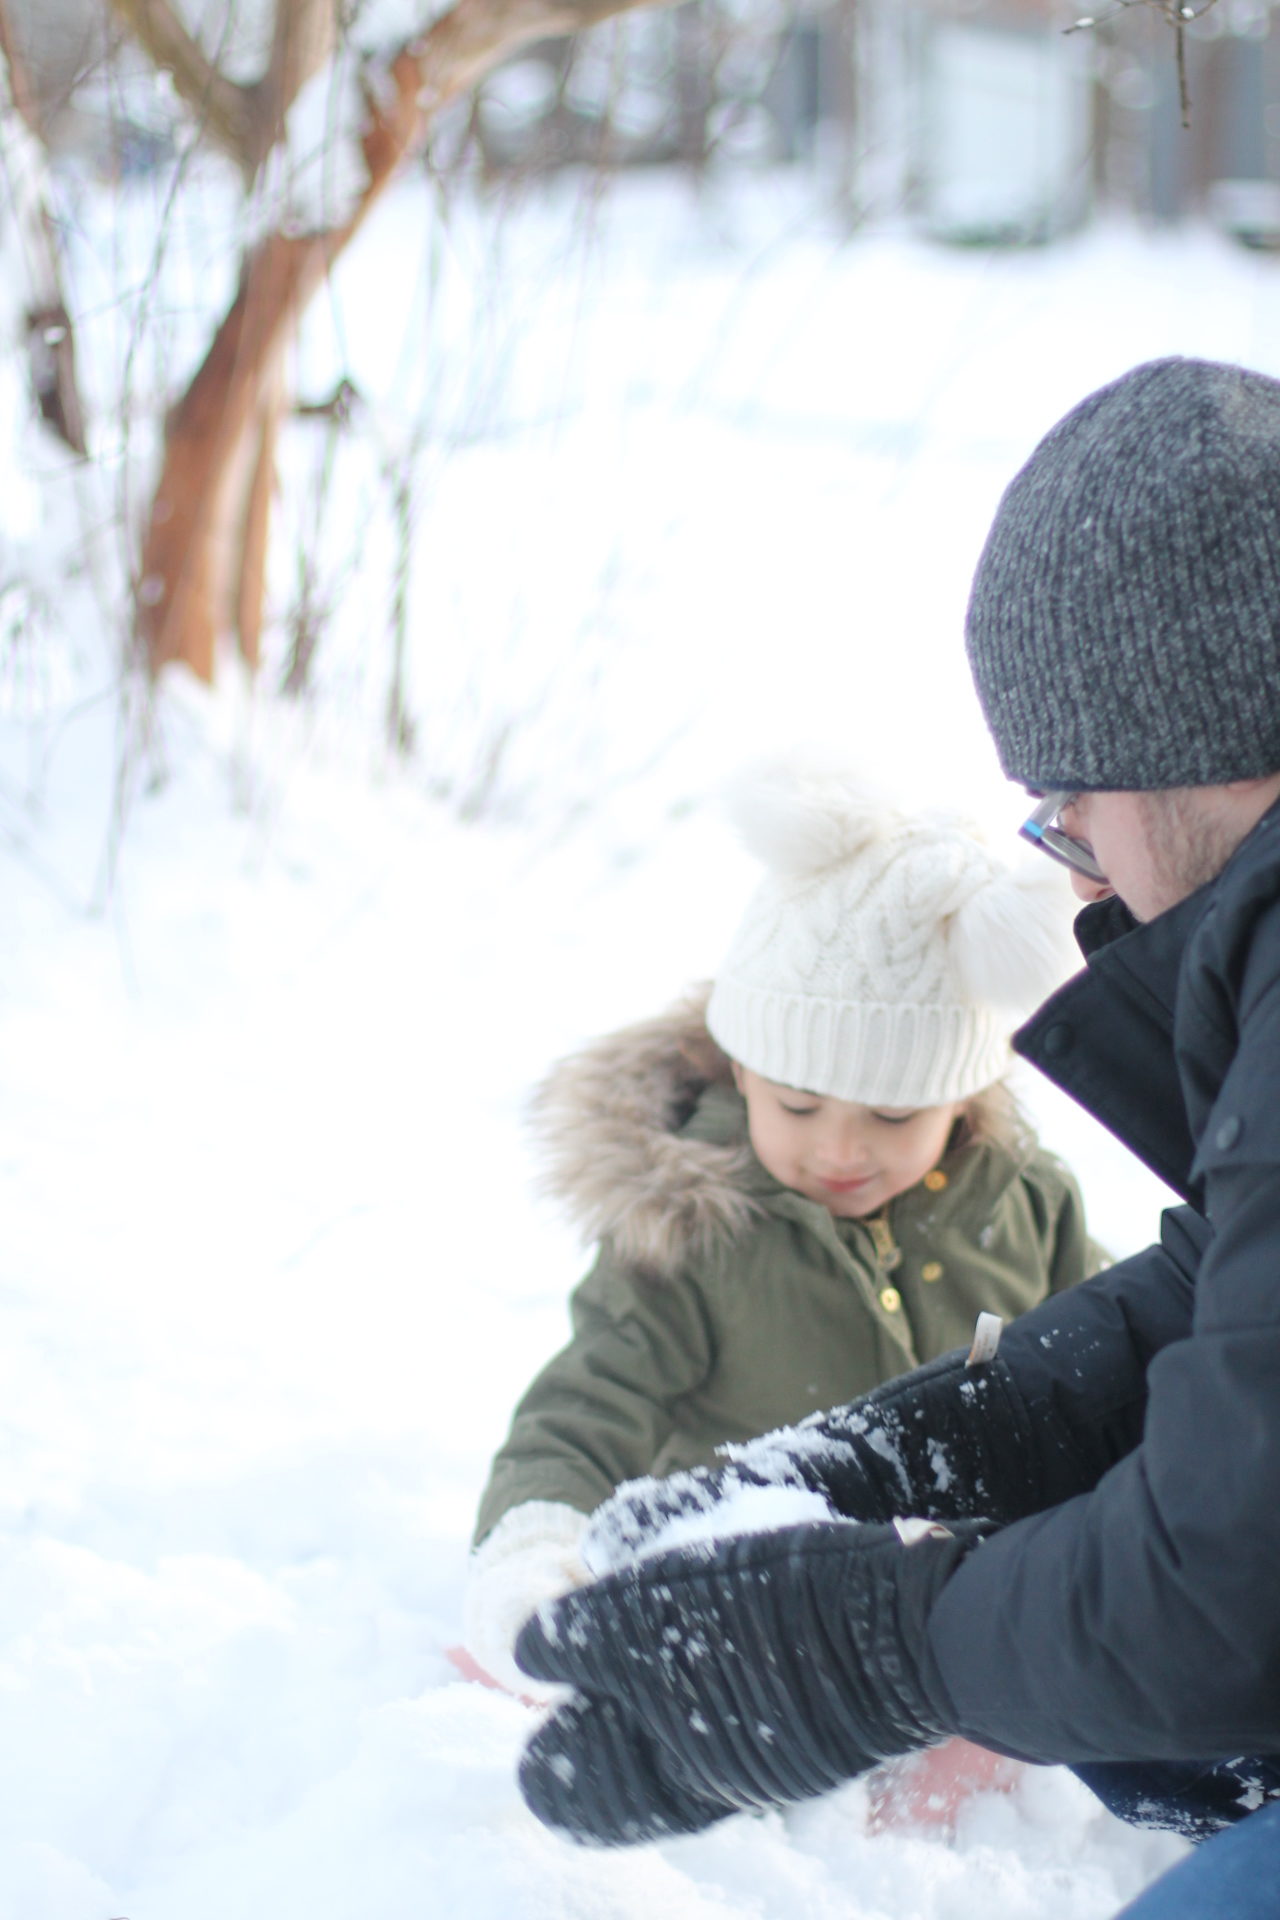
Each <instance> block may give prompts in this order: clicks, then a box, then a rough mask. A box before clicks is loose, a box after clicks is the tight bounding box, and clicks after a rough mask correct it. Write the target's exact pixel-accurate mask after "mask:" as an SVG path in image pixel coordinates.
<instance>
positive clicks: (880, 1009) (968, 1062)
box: [707, 979, 1011, 1107]
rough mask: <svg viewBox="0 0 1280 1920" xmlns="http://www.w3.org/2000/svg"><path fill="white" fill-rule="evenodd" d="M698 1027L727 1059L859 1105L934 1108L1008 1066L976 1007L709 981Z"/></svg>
mask: <svg viewBox="0 0 1280 1920" xmlns="http://www.w3.org/2000/svg"><path fill="white" fill-rule="evenodd" d="M707 1026H708V1028H709V1030H710V1032H711V1034H712V1036H713V1037H714V1039H715V1040H716V1041H717V1042H718V1043H719V1045H720V1046H721V1047H723V1048H724V1051H725V1052H726V1053H727V1054H728V1055H729V1058H730V1059H731V1060H736V1061H738V1063H739V1064H740V1065H741V1066H744V1067H748V1068H749V1069H750V1070H751V1072H752V1073H759V1074H763V1076H764V1078H765V1079H766V1080H773V1081H776V1082H777V1083H778V1085H780V1086H784V1087H796V1088H799V1089H802V1090H803V1091H805V1092H807V1093H817V1094H824V1095H826V1096H828V1097H829V1098H831V1099H835V1100H852V1101H855V1102H857V1103H858V1104H859V1105H862V1106H881V1105H883V1106H893V1107H934V1106H944V1105H945V1104H946V1103H947V1102H948V1101H951V1100H965V1099H968V1097H969V1096H970V1095H971V1094H974V1093H980V1092H981V1091H982V1089H983V1088H984V1087H989V1086H991V1085H993V1084H994V1082H995V1081H997V1080H999V1079H1000V1078H1001V1077H1002V1076H1003V1075H1004V1074H1005V1073H1007V1072H1008V1070H1009V1065H1010V1059H1011V1056H1010V1049H1009V1036H1008V1033H1007V1031H1006V1029H1005V1026H1004V1025H1003V1024H1002V1023H1001V1021H1000V1020H999V1018H998V1016H997V1015H996V1014H994V1013H993V1012H990V1011H987V1010H986V1009H983V1008H980V1007H963V1006H920V1007H913V1006H903V1005H901V1004H898V1005H885V1004H883V1003H879V1002H875V1001H870V1002H868V1001H861V1002H848V1001H841V1000H825V999H822V998H820V997H818V996H815V995H809V994H798V993H775V992H771V991H768V990H767V989H763V988H759V987H750V986H746V985H744V984H742V983H741V982H739V981H735V980H732V979H730V980H723V979H722V980H717V982H716V984H715V987H714V989H713V991H712V995H711V1000H710V1003H709V1005H708V1007H707Z"/></svg>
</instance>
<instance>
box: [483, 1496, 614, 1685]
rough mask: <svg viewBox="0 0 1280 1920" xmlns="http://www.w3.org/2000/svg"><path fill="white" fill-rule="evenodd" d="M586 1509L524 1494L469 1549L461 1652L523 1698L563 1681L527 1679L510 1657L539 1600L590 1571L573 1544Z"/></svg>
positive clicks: (582, 1581) (584, 1520)
mask: <svg viewBox="0 0 1280 1920" xmlns="http://www.w3.org/2000/svg"><path fill="white" fill-rule="evenodd" d="M586 1524H587V1516H586V1515H585V1514H584V1513H579V1512H578V1511H577V1509H576V1508H575V1507H570V1506H566V1505H565V1504H564V1503H563V1502H562V1501H558V1500H526V1501H525V1502H524V1503H523V1504H522V1505H521V1506H518V1507H512V1508H511V1509H510V1511H509V1512H507V1513H504V1514H503V1516H502V1518H501V1520H499V1522H498V1524H497V1526H496V1527H495V1528H494V1529H493V1531H492V1533H489V1534H486V1536H485V1538H484V1539H483V1540H482V1541H481V1543H480V1545H479V1546H478V1547H477V1548H476V1549H475V1551H474V1552H473V1553H472V1555H471V1561H470V1565H469V1567H468V1570H467V1587H466V1594H465V1596H464V1600H463V1616H462V1617H463V1638H464V1641H465V1644H466V1649H467V1652H468V1653H469V1654H470V1655H471V1657H472V1658H473V1659H474V1660H475V1661H476V1662H477V1663H478V1665H480V1666H481V1667H483V1668H484V1670H485V1672H486V1673H487V1674H489V1675H490V1676H491V1677H492V1678H493V1679H494V1680H496V1681H498V1683H499V1684H500V1685H501V1686H504V1687H506V1688H507V1689H508V1690H509V1691H510V1692H511V1693H516V1694H523V1695H524V1696H525V1697H526V1698H527V1699H531V1700H534V1699H536V1700H542V1699H554V1698H558V1697H559V1695H560V1694H561V1693H562V1692H563V1689H562V1688H558V1687H553V1686H548V1685H546V1684H545V1683H543V1682H540V1681H537V1680H531V1679H530V1678H529V1676H528V1674H525V1673H521V1671H520V1669H519V1667H517V1665H516V1663H515V1660H514V1659H513V1657H512V1651H511V1650H512V1648H513V1647H514V1645H515V1641H516V1635H517V1634H518V1633H519V1631H520V1629H521V1627H522V1626H523V1625H524V1623H525V1621H526V1620H527V1619H528V1618H529V1615H530V1614H531V1613H534V1612H536V1610H537V1609H538V1608H539V1607H540V1606H541V1605H542V1603H543V1601H544V1600H554V1599H557V1598H558V1597H559V1595H560V1594H562V1593H567V1592H568V1591H569V1589H570V1588H571V1587H580V1586H583V1585H584V1584H585V1583H586V1581H588V1580H589V1579H590V1577H591V1576H590V1575H589V1574H588V1572H587V1569H586V1567H585V1566H584V1565H583V1564H582V1560H581V1558H580V1557H579V1552H578V1546H579V1542H580V1541H581V1538H582V1535H583V1532H584V1531H585V1529H586Z"/></svg>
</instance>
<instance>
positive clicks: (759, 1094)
mask: <svg viewBox="0 0 1280 1920" xmlns="http://www.w3.org/2000/svg"><path fill="white" fill-rule="evenodd" d="M733 1077H734V1079H735V1081H736V1082H737V1085H738V1091H739V1092H740V1093H741V1095H742V1097H743V1099H744V1100H745V1101H746V1103H747V1124H748V1128H749V1131H750V1134H751V1144H752V1146H753V1147H754V1148H755V1150H756V1157H757V1159H758V1160H759V1161H760V1163H761V1165H762V1166H763V1167H765V1168H766V1169H767V1170H768V1172H770V1173H771V1174H772V1175H773V1177H774V1179H775V1180H780V1181H781V1182H782V1184H783V1186H784V1187H793V1188H794V1189H795V1191H796V1192H797V1193H802V1194H803V1195H804V1197H805V1199H806V1200H816V1201H818V1202H819V1204H820V1205H821V1206H824V1207H826V1209H827V1211H828V1212H829V1213H833V1214H834V1215H835V1217H836V1219H837V1220H861V1219H863V1218H865V1216H866V1215H867V1214H870V1213H878V1212H879V1210H880V1208H881V1207H883V1206H884V1205H885V1203H886V1202H887V1201H889V1200H892V1199H894V1198H895V1197H896V1196H897V1195H898V1194H900V1193H905V1192H906V1191H907V1188H908V1187H914V1186H915V1185H916V1182H917V1181H919V1180H923V1179H924V1176H925V1174H926V1173H928V1171H929V1169H930V1168H931V1167H934V1166H936V1165H937V1164H938V1161H939V1160H940V1159H941V1158H942V1155H943V1153H944V1152H945V1150H946V1145H947V1141H948V1140H949V1139H950V1137H951V1129H952V1127H953V1126H954V1125H955V1122H956V1117H957V1115H958V1114H959V1112H960V1103H959V1102H958V1101H953V1102H952V1104H951V1105H950V1106H946V1107H860V1106H857V1105H855V1104H854V1102H853V1101H850V1100H835V1099H832V1098H831V1096H830V1095H828V1094H817V1093H800V1092H797V1090H796V1089H795V1088H794V1087H780V1086H778V1085H777V1083H776V1082H775V1081H773V1080H765V1079H764V1078H763V1077H762V1076H761V1075H760V1074H758V1073H752V1072H751V1071H750V1069H749V1068H747V1067H740V1066H738V1065H737V1064H736V1063H735V1065H734V1069H733Z"/></svg>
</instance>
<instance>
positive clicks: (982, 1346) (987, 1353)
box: [965, 1313, 1004, 1367]
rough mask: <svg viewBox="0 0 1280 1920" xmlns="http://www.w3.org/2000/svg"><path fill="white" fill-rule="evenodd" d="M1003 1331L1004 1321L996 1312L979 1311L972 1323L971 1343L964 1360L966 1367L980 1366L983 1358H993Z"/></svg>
mask: <svg viewBox="0 0 1280 1920" xmlns="http://www.w3.org/2000/svg"><path fill="white" fill-rule="evenodd" d="M1003 1332H1004V1321H1003V1320H1002V1319H1001V1318H1000V1315H999V1314H998V1313H980V1314H979V1315H978V1318H977V1320H976V1321H975V1323H974V1328H973V1345H972V1346H971V1347H970V1349H969V1358H968V1359H967V1360H966V1361H965V1365H966V1367H980V1366H981V1365H982V1363H983V1361H984V1360H994V1359H995V1357H996V1348H997V1347H998V1346H999V1345H1000V1335H1001V1334H1002V1333H1003Z"/></svg>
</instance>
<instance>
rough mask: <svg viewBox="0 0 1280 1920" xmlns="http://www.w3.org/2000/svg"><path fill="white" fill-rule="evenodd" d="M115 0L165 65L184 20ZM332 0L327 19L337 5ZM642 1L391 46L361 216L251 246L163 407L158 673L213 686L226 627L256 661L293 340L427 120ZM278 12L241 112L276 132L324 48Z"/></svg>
mask: <svg viewBox="0 0 1280 1920" xmlns="http://www.w3.org/2000/svg"><path fill="white" fill-rule="evenodd" d="M659 3H661V0H659ZM115 4H116V6H117V7H118V9H119V11H120V12H121V13H122V14H123V15H124V16H125V17H126V18H128V19H129V20H130V21H132V22H134V23H135V24H136V23H137V21H138V20H139V19H140V18H143V17H145V19H146V21H147V22H149V23H150V28H151V37H150V38H148V39H147V40H146V41H145V42H144V44H146V45H147V46H148V50H149V51H150V52H151V53H152V55H153V57H155V58H156V59H157V61H158V62H159V63H161V64H170V63H171V62H172V60H173V59H174V58H177V57H178V56H177V55H175V54H174V52H173V48H174V45H175V44H178V43H176V42H175V39H174V36H175V35H185V30H184V29H181V28H180V27H179V26H177V24H176V16H174V15H173V14H172V13H171V11H170V9H169V7H168V5H167V0H115ZM325 4H327V6H328V8H329V17H330V18H332V0H325ZM640 4H645V0H457V4H456V5H454V6H453V7H452V8H450V9H449V11H448V12H446V13H444V14H442V15H441V16H440V17H439V18H438V19H437V20H435V21H434V22H433V23H432V24H431V26H430V27H429V28H427V29H426V31H425V32H423V33H421V34H419V35H418V36H417V37H416V38H414V39H413V40H411V41H409V42H408V43H407V44H406V45H404V46H402V47H401V48H400V49H399V51H398V52H397V53H396V54H395V55H394V56H393V57H392V59H391V60H390V61H389V63H388V65H387V68H386V71H385V74H384V75H383V83H382V84H379V85H377V86H376V87H375V86H370V87H369V89H368V92H367V96H366V123H365V125H364V127H363V129H362V131H361V132H360V134H359V145H360V150H361V157H362V160H363V166H364V173H365V185H364V189H363V192H362V194H361V195H360V198H359V200H358V203H357V204H356V206H355V208H354V210H353V211H352V212H351V213H350V215H349V217H348V218H347V219H346V220H345V221H344V222H343V224H341V225H339V226H335V227H333V228H331V229H329V230H327V231H325V232H319V233H308V234H304V235H301V236H297V235H293V234H286V233H284V232H276V233H272V234H270V235H269V236H268V237H267V238H266V239H265V240H263V241H262V242H261V243H260V244H259V245H258V246H257V247H256V248H255V249H254V251H253V252H252V253H251V254H250V255H249V256H248V258H247V260H246V262H245V265H244V269H243V271H242V274H241V281H240V287H239V291H238V292H237V295H236V298H235V301H234V303H233V305H232V307H231V310H230V312H229V313H228V314H227V316H226V318H225V319H224V320H223V322H222V324H221V326H220V327H219V328H218V331H217V333H216V335H215V336H214V340H213V342H212V345H211V346H210V348H209V351H208V353H207V355H206V356H205V359H204V361H203V363H202V365H201V366H200V368H199V369H198V371H197V372H196V374H195V376H194V378H193V379H192V381H191V384H190V386H189V387H188V388H187V391H186V393H185V394H184V395H183V396H182V398H181V399H180V400H179V402H178V403H177V405H176V406H175V407H174V409H173V411H172V413H171V414H170V416H169V420H168V423H167V426H166V432H165V448H164V459H163V465H162V469H161V474H160V479H159V482H158V485H157V487H156V492H155V496H154V500H153V505H152V510H151V517H150V521H149V524H148V526H147V528H146V531H145V533H144V536H143V541H142V557H141V566H140V569H139V576H138V587H137V629H138V635H139V639H140V641H141V644H142V648H143V651H144V655H145V658H146V661H147V663H148V665H149V667H150V669H151V671H152V672H153V673H154V672H158V671H159V669H160V668H161V667H162V666H164V665H165V664H167V663H168V662H170V661H183V662H185V663H186V665H187V666H188V667H190V669H191V670H192V671H193V672H194V673H195V674H196V675H197V676H198V677H199V678H200V679H202V680H205V681H212V680H213V677H214V672H215V666H216V658H217V643H218V639H219V636H220V635H222V634H225V633H229V632H232V631H234V632H235V633H236V634H237V636H238V640H239V645H240V650H241V652H242V653H243V655H244V657H245V658H246V659H247V660H249V661H250V663H251V664H255V663H256V661H257V657H258V647H259V637H260V633H261V625H262V595H263V587H264V582H265V559H266V548H267V534H268V525H269V510H270V501H271V494H272V475H273V470H274V442H275V433H276V426H277V423H278V419H279V410H280V394H281V392H282V384H281V383H282V379H283V374H282V369H283V367H284V363H285V359H286V356H287V352H288V348H289V345H290V343H291V341H292V339H293V336H294V333H295V331H296V328H297V324H298V321H299V318H300V317H301V314H302V312H303V310H304V309H305V307H306V305H307V302H308V301H309V300H310V299H311V298H312V296H313V295H314V294H315V292H316V291H317V289H318V288H319V286H320V285H321V283H322V281H323V279H324V277H325V275H326V273H327V272H328V270H329V268H330V266H331V264H332V262H333V261H334V260H335V259H336V257H337V256H338V254H340V253H341V252H342V250H343V248H344V247H346V246H347V245H348V243H349V242H350V240H351V239H352V238H353V236H354V235H355V234H356V233H357V232H358V231H359V229H360V227H361V225H362V224H363V222H364V220H365V218H366V217H367V215H368V213H369V211H370V209H371V207H372V206H373V205H374V204H375V202H376V201H377V199H378V197H379V195H380V194H381V192H382V190H383V188H384V187H385V186H386V185H387V183H388V182H389V181H390V180H391V179H392V177H393V176H394V174H395V173H396V172H397V170H398V169H399V168H400V166H401V165H403V163H404V161H405V160H406V159H408V158H409V157H410V156H411V155H412V154H413V153H414V152H416V151H417V150H419V148H420V147H421V146H422V144H423V142H424V141H425V138H426V135H427V132H428V130H429V128H430V125H431V122H432V120H433V118H434V116H435V115H436V114H437V113H438V112H439V111H440V109H441V108H442V107H444V106H445V105H447V104H448V103H449V102H450V101H451V100H453V99H455V98H456V97H457V96H458V95H459V94H461V93H463V92H465V91H466V90H467V89H468V88H470V87H472V86H474V85H475V83H476V82H477V81H478V80H479V79H480V78H481V77H482V76H483V75H484V74H485V73H487V72H488V71H489V69H490V68H491V67H493V66H494V65H496V64H497V62H498V61H499V60H501V59H502V58H504V57H505V56H506V55H507V54H508V53H510V52H512V51H513V50H514V49H515V48H516V47H518V46H521V45H524V44H526V43H527V42H529V41H531V40H536V39H542V38H545V37H547V36H550V35H556V34H565V33H572V32H577V31H578V30H579V29H581V28H583V27H586V26H590V25H593V24H594V23H595V22H596V21H598V20H602V19H605V18H607V17H608V16H610V15H612V14H615V13H621V12H625V11H627V10H628V9H629V8H631V7H633V6H636V5H640ZM277 5H278V9H279V10H280V11H278V14H277V32H276V38H275V45H274V48H273V55H272V69H271V70H270V73H269V75H268V76H266V77H264V80H263V81H262V82H260V83H258V86H257V87H256V88H250V89H240V90H238V91H239V92H240V93H249V94H252V95H253V96H254V98H255V101H256V105H255V108H254V111H253V113H252V114H251V115H250V119H251V120H252V123H253V127H254V129H255V130H256V129H258V128H260V127H261V125H262V124H263V121H264V116H265V117H270V116H273V115H274V120H273V124H275V125H276V126H279V127H282V126H283V124H284V117H285V110H287V101H288V100H290V99H291V98H292V97H293V92H294V91H296V90H297V88H298V87H299V86H300V84H301V83H302V78H303V77H304V76H309V72H310V71H312V70H314V67H313V63H314V61H315V59H316V57H317V48H318V46H319V44H320V39H319V38H318V37H317V36H318V35H320V34H321V24H322V23H321V22H320V20H319V15H318V12H317V7H316V5H315V4H314V0H277ZM291 7H292V9H293V10H294V13H295V15H296V19H295V21H294V23H293V26H292V27H291V28H290V31H289V33H286V32H285V31H284V29H283V28H282V27H281V24H280V22H281V13H282V12H283V11H284V10H287V9H289V8H291ZM304 13H305V15H306V20H305V21H304V20H303V14H304ZM157 23H160V25H161V26H163V29H164V31H163V33H160V32H158V30H157ZM295 29H296V31H295ZM304 29H305V30H304ZM139 31H140V37H141V29H139ZM290 34H292V38H291V37H290ZM282 48H283V51H282ZM179 50H180V53H181V58H182V59H183V60H184V61H185V63H186V64H185V67H184V69H183V71H184V73H185V75H186V78H185V79H183V80H182V81H181V83H179V82H178V75H177V72H176V71H175V83H178V84H179V90H180V91H182V92H183V93H184V97H187V98H190V97H191V92H192V89H193V88H198V87H199V85H200V84H201V83H202V82H201V75H202V74H203V84H204V85H205V86H206V88H208V87H210V86H212V85H213V82H212V81H211V80H210V79H209V76H208V72H207V68H208V63H207V61H204V56H203V55H202V54H200V53H199V50H198V49H195V50H193V48H192V45H191V43H190V42H189V41H186V42H185V51H183V50H182V48H181V47H180V49H179ZM201 62H204V67H203V69H202V67H201ZM171 70H174V69H173V68H172V66H171ZM272 75H274V80H272V78H271V76H272ZM217 79H218V80H219V81H220V80H221V76H217ZM225 84H226V85H231V84H232V83H225ZM273 87H274V88H275V92H274V95H273V97H272V98H271V99H270V100H268V96H269V94H271V90H272V88H273ZM219 97H220V99H221V100H222V104H223V107H224V109H225V111H224V113H223V115H222V118H221V121H220V125H219V133H218V137H219V138H220V139H221V140H222V142H223V144H224V145H227V144H228V141H229V139H230V136H229V135H228V133H227V131H226V129H227V126H228V124H229V123H230V121H231V120H232V119H234V117H235V115H234V112H233V107H234V99H235V96H227V95H225V93H222V94H220V96H219ZM264 103H266V104H264ZM282 104H283V106H284V110H282ZM258 138H259V134H258V132H257V131H254V132H253V133H252V134H245V136H244V140H245V144H244V145H243V147H242V149H241V151H240V156H239V157H240V158H241V161H242V164H243V165H244V166H245V168H246V170H247V171H251V170H252V168H251V166H250V161H251V157H252V153H253V151H254V148H253V144H252V143H253V141H255V140H257V139H258ZM253 164H255V165H256V164H257V162H256V161H255V162H253Z"/></svg>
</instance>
